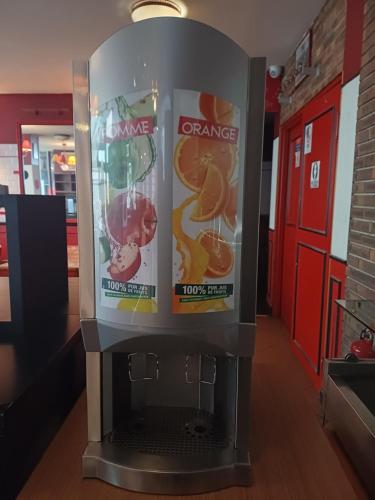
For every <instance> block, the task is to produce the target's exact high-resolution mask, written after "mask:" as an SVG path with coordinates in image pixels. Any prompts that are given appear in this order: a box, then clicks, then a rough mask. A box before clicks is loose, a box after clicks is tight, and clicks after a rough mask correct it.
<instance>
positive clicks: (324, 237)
mask: <svg viewBox="0 0 375 500" xmlns="http://www.w3.org/2000/svg"><path fill="white" fill-rule="evenodd" d="M339 105H340V85H339V84H337V85H335V86H333V87H331V88H330V89H329V90H328V91H327V92H325V93H323V94H321V95H320V96H319V97H318V98H316V99H314V100H313V101H311V103H309V104H308V105H307V106H306V107H305V109H304V110H303V123H304V133H303V139H304V144H303V154H302V169H301V194H300V205H299V216H298V224H297V230H296V279H295V300H294V325H293V329H292V331H293V335H292V337H293V343H294V346H295V349H296V352H297V353H298V355H299V356H300V358H301V360H302V362H303V364H304V365H305V367H306V368H307V370H308V371H309V373H310V374H311V377H312V378H313V380H314V381H315V382H316V385H319V381H320V378H321V369H322V366H321V365H322V363H321V361H322V357H323V356H324V346H323V340H324V338H325V326H326V318H325V315H326V310H325V309H326V302H327V290H326V286H325V284H326V281H327V268H328V259H329V252H330V245H331V226H332V203H333V191H334V179H335V169H336V148H337V127H338V114H339Z"/></svg>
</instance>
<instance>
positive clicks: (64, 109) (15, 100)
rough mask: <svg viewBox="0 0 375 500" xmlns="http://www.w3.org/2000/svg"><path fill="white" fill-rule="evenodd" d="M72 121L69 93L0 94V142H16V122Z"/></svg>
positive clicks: (71, 102) (70, 96)
mask: <svg viewBox="0 0 375 500" xmlns="http://www.w3.org/2000/svg"><path fill="white" fill-rule="evenodd" d="M58 121H70V122H71V123H73V100H72V95H71V94H0V143H1V144H16V143H17V124H19V123H23V124H34V125H37V124H38V123H40V124H47V123H51V124H52V123H54V122H58Z"/></svg>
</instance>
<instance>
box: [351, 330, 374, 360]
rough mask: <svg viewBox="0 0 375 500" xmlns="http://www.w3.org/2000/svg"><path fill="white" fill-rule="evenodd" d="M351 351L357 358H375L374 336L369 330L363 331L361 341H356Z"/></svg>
mask: <svg viewBox="0 0 375 500" xmlns="http://www.w3.org/2000/svg"><path fill="white" fill-rule="evenodd" d="M350 351H351V352H352V353H353V354H355V355H356V356H357V358H367V359H368V358H375V350H374V334H373V333H372V332H371V331H370V330H368V329H367V328H366V329H365V330H363V331H362V332H361V335H360V337H359V340H356V341H355V342H353V343H352V345H351V346H350Z"/></svg>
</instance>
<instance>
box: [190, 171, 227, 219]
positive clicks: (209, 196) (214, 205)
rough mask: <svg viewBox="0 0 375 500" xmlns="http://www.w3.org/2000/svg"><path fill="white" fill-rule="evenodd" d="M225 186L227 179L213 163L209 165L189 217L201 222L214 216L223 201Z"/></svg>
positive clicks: (220, 208) (221, 206)
mask: <svg viewBox="0 0 375 500" xmlns="http://www.w3.org/2000/svg"><path fill="white" fill-rule="evenodd" d="M226 188H227V181H226V179H224V177H223V175H222V173H221V172H220V170H219V169H218V168H217V167H216V166H215V165H209V166H208V167H207V174H206V178H205V179H204V183H203V186H202V189H201V191H200V193H199V196H198V198H197V202H196V204H195V206H194V208H193V211H192V214H191V216H190V219H191V220H192V221H195V222H203V221H206V220H211V219H213V218H214V217H216V215H217V214H218V213H219V212H220V211H221V210H222V208H223V204H224V203H225V200H226Z"/></svg>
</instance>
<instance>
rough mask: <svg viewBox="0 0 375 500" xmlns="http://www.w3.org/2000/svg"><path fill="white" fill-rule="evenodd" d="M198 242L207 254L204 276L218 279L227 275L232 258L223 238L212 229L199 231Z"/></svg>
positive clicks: (230, 267)
mask: <svg viewBox="0 0 375 500" xmlns="http://www.w3.org/2000/svg"><path fill="white" fill-rule="evenodd" d="M198 241H199V243H200V244H201V245H202V246H203V248H204V249H205V250H206V251H207V253H208V267H207V270H206V272H205V276H207V277H209V278H220V277H223V276H226V275H227V274H229V273H230V272H231V270H232V268H233V262H234V256H233V251H232V249H231V247H230V245H229V243H228V242H227V241H226V240H225V239H224V237H223V236H222V235H221V234H220V233H218V232H216V231H214V230H212V229H207V230H205V231H201V233H200V235H199V236H198Z"/></svg>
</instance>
